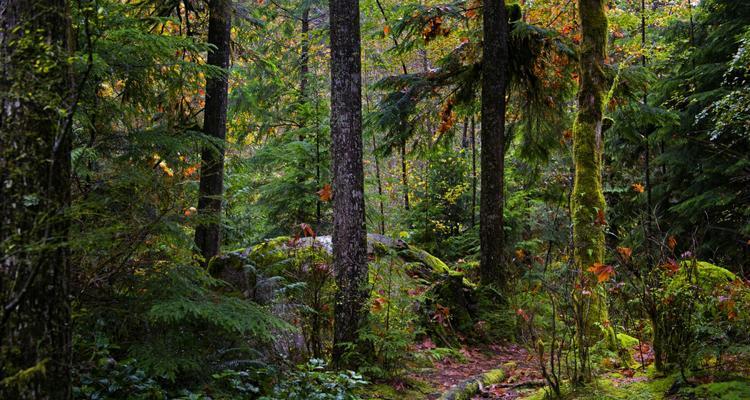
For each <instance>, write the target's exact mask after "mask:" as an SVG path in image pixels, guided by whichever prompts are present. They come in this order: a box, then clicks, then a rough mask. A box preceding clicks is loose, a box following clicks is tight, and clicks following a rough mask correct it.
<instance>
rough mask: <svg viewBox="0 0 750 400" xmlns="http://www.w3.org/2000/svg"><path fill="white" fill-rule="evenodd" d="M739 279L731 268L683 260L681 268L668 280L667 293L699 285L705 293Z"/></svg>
mask: <svg viewBox="0 0 750 400" xmlns="http://www.w3.org/2000/svg"><path fill="white" fill-rule="evenodd" d="M736 279H737V275H735V274H733V273H731V272H730V271H729V270H727V269H725V268H722V267H719V266H717V265H714V264H711V263H709V262H706V261H682V262H681V263H680V269H679V271H677V273H675V274H674V275H673V276H672V277H671V278H670V279H669V281H668V283H667V288H666V294H667V295H670V294H674V293H675V292H678V291H679V290H681V289H682V288H684V287H687V286H692V285H697V286H698V287H700V288H701V289H702V290H703V291H704V292H705V293H709V292H711V291H713V290H714V289H715V288H717V287H722V286H724V285H726V284H728V283H730V282H732V281H734V280H736Z"/></svg>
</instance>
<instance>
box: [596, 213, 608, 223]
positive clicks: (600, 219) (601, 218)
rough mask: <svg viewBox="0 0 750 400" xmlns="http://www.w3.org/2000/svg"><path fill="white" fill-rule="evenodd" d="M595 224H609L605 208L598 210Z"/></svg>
mask: <svg viewBox="0 0 750 400" xmlns="http://www.w3.org/2000/svg"><path fill="white" fill-rule="evenodd" d="M594 224H595V225H607V220H606V219H605V217H604V210H596V219H595V220H594Z"/></svg>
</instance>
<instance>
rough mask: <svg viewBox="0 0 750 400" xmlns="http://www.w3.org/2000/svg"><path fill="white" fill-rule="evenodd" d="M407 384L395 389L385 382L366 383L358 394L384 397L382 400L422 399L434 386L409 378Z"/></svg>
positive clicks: (365, 397)
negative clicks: (401, 388) (402, 388)
mask: <svg viewBox="0 0 750 400" xmlns="http://www.w3.org/2000/svg"><path fill="white" fill-rule="evenodd" d="M406 385H407V386H408V387H407V388H405V389H404V390H396V389H395V388H394V387H393V386H391V385H389V384H386V383H377V384H372V385H368V386H366V387H365V388H363V389H362V390H361V392H360V393H359V396H360V397H362V398H363V399H384V400H423V399H425V398H427V396H428V395H429V394H431V393H434V392H435V388H433V387H432V386H430V385H429V384H428V383H427V382H424V381H420V380H416V379H410V380H409V381H407V382H406Z"/></svg>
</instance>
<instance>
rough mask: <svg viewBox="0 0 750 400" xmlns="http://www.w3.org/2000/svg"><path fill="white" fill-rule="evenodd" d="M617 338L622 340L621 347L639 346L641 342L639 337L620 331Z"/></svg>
mask: <svg viewBox="0 0 750 400" xmlns="http://www.w3.org/2000/svg"><path fill="white" fill-rule="evenodd" d="M617 340H618V341H619V342H620V347H624V348H626V349H629V348H631V347H633V346H637V345H638V343H639V340H638V339H637V338H634V337H632V336H630V335H627V334H625V333H618V334H617Z"/></svg>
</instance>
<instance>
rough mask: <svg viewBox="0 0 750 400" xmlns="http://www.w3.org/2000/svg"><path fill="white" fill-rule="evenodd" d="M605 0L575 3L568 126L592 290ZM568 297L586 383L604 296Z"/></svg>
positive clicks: (598, 249) (575, 210)
mask: <svg viewBox="0 0 750 400" xmlns="http://www.w3.org/2000/svg"><path fill="white" fill-rule="evenodd" d="M604 3H605V2H604V0H579V1H578V10H579V13H580V16H581V30H582V34H583V36H582V40H581V50H580V66H579V67H580V86H579V89H578V90H579V91H578V115H577V116H576V120H575V124H574V127H573V135H574V137H573V159H574V162H575V182H574V184H573V193H572V196H571V204H570V207H571V214H572V220H573V243H574V259H575V267H576V268H577V270H578V272H579V274H580V276H581V278H582V281H583V283H584V285H583V286H584V287H588V286H590V285H596V279H595V277H594V276H593V274H591V273H590V272H588V269H589V268H590V267H591V266H593V265H594V264H602V263H604V228H605V225H606V222H605V220H604V213H605V207H606V204H605V200H604V193H603V190H602V156H603V148H604V137H603V133H604V132H603V131H604V129H603V127H602V126H603V110H604V98H605V91H606V85H607V82H606V78H605V75H604V69H603V68H604V60H605V57H606V50H607V16H606V13H605V9H604ZM589 292H590V294H587V292H586V291H585V290H577V291H576V292H575V293H573V296H574V297H575V302H574V304H576V321H577V324H578V326H577V332H578V341H577V344H578V347H579V356H580V358H581V360H580V361H582V362H584V365H583V368H581V371H580V373H581V374H580V376H578V377H577V380H583V381H585V380H588V379H589V373H588V372H587V368H586V363H585V361H587V359H588V357H587V354H588V347H590V345H591V344H592V340H595V339H597V338H598V337H600V335H597V330H598V328H597V327H596V326H595V324H596V323H597V322H603V321H605V320H607V318H608V316H607V309H606V304H605V298H604V291H603V290H602V288H601V287H596V288H594V289H593V290H590V291H589Z"/></svg>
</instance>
